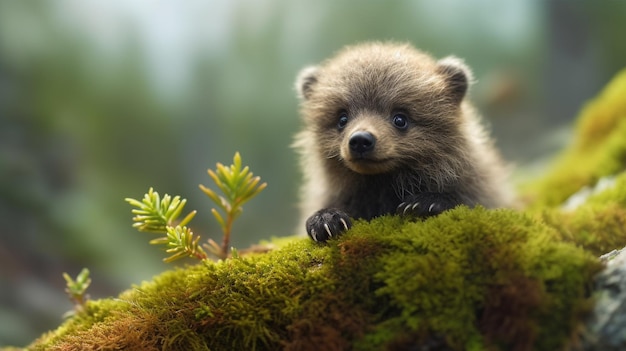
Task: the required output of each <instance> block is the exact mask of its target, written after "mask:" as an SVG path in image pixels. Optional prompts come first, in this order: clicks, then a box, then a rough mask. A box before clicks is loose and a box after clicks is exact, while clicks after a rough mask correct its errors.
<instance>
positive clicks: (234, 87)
mask: <svg viewBox="0 0 626 351" xmlns="http://www.w3.org/2000/svg"><path fill="white" fill-rule="evenodd" d="M624 33H626V1H621V0H614V1H570V0H558V1H556V0H552V1H541V0H518V1H502V0H477V1H465V0H438V1H373V0H351V1H347V0H346V1H332V0H325V1H304V0H258V1H252V0H250V1H244V0H211V1H199V0H198V1H195V0H189V1H167V0H160V1H158V0H155V1H140V0H107V1H95V0H58V1H30V0H21V1H10V0H0V346H2V345H8V344H12V345H25V344H27V343H28V342H29V341H31V340H33V338H35V337H36V336H38V335H40V334H41V333H42V332H44V331H46V330H48V329H50V328H54V327H56V326H57V325H58V324H59V323H60V322H61V321H62V317H61V316H62V315H63V313H64V312H66V311H68V310H70V309H71V308H72V305H71V303H70V302H69V301H68V299H67V297H66V295H65V293H64V291H63V290H64V287H65V282H64V280H63V278H62V273H63V272H68V273H69V274H70V275H72V276H75V275H76V274H77V273H78V272H79V271H80V269H81V268H82V267H88V268H89V269H90V270H91V276H92V279H93V284H92V287H91V288H90V289H89V291H90V293H91V297H92V298H101V297H107V296H113V295H117V294H118V293H119V292H120V291H122V290H123V289H126V288H129V287H130V286H131V285H132V284H138V283H140V282H141V281H142V280H149V279H151V278H152V276H154V275H155V274H158V273H159V272H161V271H163V270H165V269H167V268H168V266H166V265H165V264H163V263H162V262H161V259H162V258H163V257H164V254H163V252H161V251H160V250H159V248H157V247H154V246H150V245H148V241H149V240H150V239H152V238H153V237H152V236H151V235H150V234H145V233H138V232H136V231H135V230H134V229H132V228H131V214H130V207H129V205H128V204H126V203H125V202H124V201H123V199H124V198H125V197H134V198H140V197H142V196H143V194H144V193H145V192H146V191H147V189H148V188H149V187H151V186H152V187H155V189H156V190H157V191H159V192H160V193H161V194H164V193H169V194H174V195H176V194H179V195H182V196H183V197H185V198H187V199H188V200H189V202H188V205H187V208H188V209H198V210H199V214H198V215H197V216H196V218H195V219H194V221H193V222H192V224H193V227H194V228H195V230H196V232H197V233H200V234H201V235H202V236H203V238H205V239H206V238H209V237H211V238H214V239H218V238H219V237H220V231H219V228H218V226H217V225H216V223H215V221H214V219H213V218H212V217H211V215H210V213H209V210H210V208H211V206H212V204H211V202H210V201H209V199H208V198H206V197H205V195H204V194H202V192H201V191H200V190H199V189H198V184H200V183H202V184H205V185H208V186H211V185H212V184H211V181H210V179H209V177H208V176H207V175H206V170H207V168H214V166H215V163H216V162H222V163H230V162H231V160H232V156H233V154H234V153H235V151H240V152H241V154H242V156H243V160H244V163H246V164H248V165H249V166H250V167H251V169H252V170H253V171H254V172H255V174H257V175H260V176H261V177H262V178H263V180H264V181H267V182H268V184H269V185H268V188H267V189H266V190H265V191H264V192H263V193H261V194H260V195H259V196H258V197H257V198H255V199H254V200H252V201H251V202H250V203H249V204H248V205H247V206H246V207H245V211H244V214H243V215H242V216H241V217H240V219H239V220H238V222H237V223H236V224H235V228H234V230H235V234H234V238H233V245H234V246H235V247H238V248H244V247H247V246H248V245H250V244H252V243H256V242H258V241H259V240H261V239H264V238H270V237H272V236H284V235H290V234H294V232H295V225H296V217H297V215H296V203H297V184H298V181H299V171H298V168H297V161H296V156H295V154H294V152H293V151H292V150H291V149H290V147H289V145H290V144H291V142H292V138H293V134H294V133H295V132H296V131H297V130H298V127H299V120H298V116H297V101H296V98H295V94H294V90H293V81H294V78H295V76H296V74H297V72H298V70H299V69H300V68H302V67H304V66H306V65H309V64H313V63H316V62H319V61H320V60H322V59H324V58H326V57H328V56H329V55H331V54H332V53H333V52H335V51H336V50H338V49H339V48H341V47H342V46H344V45H346V44H352V43H356V42H360V41H365V40H373V39H376V40H397V41H409V42H411V43H413V44H414V45H416V46H417V47H420V48H422V49H424V50H426V51H429V52H431V53H432V54H433V55H435V56H437V57H443V56H446V55H449V54H454V55H457V56H460V57H463V58H465V60H466V62H467V63H468V64H469V65H470V66H471V67H472V68H473V69H474V71H475V75H476V78H477V84H475V85H474V86H473V87H472V91H471V95H472V98H473V99H474V101H475V102H476V104H477V105H478V107H479V108H480V109H481V111H482V112H483V114H484V115H485V117H486V121H487V123H489V124H490V125H491V128H492V130H493V134H494V135H495V137H496V138H497V140H498V146H499V147H500V148H501V150H502V152H503V153H504V155H505V157H506V158H507V159H508V160H510V161H512V162H514V163H515V164H516V165H517V166H518V168H517V171H516V173H515V175H516V179H518V180H519V179H526V178H528V177H531V176H533V175H534V174H538V173H539V174H540V172H541V169H542V166H543V165H545V164H546V160H548V161H549V159H550V156H552V155H553V154H554V152H555V151H557V150H559V148H561V147H562V146H563V144H564V143H566V142H567V140H568V137H569V135H570V131H571V127H572V120H573V118H574V117H575V115H576V113H577V111H578V110H579V109H580V107H581V106H582V105H583V104H584V102H585V101H586V100H587V99H589V98H591V97H592V96H593V95H594V94H596V93H597V92H598V91H599V89H600V88H601V87H602V86H603V85H604V84H606V83H607V81H608V80H609V79H610V77H612V76H613V75H614V74H615V73H616V72H617V71H618V70H620V69H621V68H623V67H624V66H626V42H625V41H624ZM181 264H184V262H181Z"/></svg>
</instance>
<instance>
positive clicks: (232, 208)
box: [200, 152, 267, 259]
mask: <svg viewBox="0 0 626 351" xmlns="http://www.w3.org/2000/svg"><path fill="white" fill-rule="evenodd" d="M208 173H209V176H210V177H211V179H213V181H214V182H215V184H216V185H217V187H218V188H219V189H220V190H221V191H222V192H223V193H224V195H225V197H224V196H220V195H217V194H216V193H215V192H214V191H213V190H211V189H209V188H207V187H205V186H204V185H202V184H200V189H202V191H203V192H204V193H205V194H206V195H207V196H208V197H209V198H210V199H211V200H213V202H215V204H217V206H218V207H219V208H221V209H222V211H223V212H224V215H225V216H226V219H224V217H223V216H222V215H221V214H220V213H219V212H218V211H217V210H216V209H215V208H212V209H211V213H213V216H214V217H215V219H217V222H218V223H219V224H220V226H221V227H222V232H223V237H222V245H221V246H220V245H218V244H217V243H216V242H215V241H213V240H209V246H207V249H208V250H209V251H211V253H213V254H214V255H216V256H217V257H219V258H222V259H223V258H226V257H228V249H229V244H230V234H231V232H232V226H233V222H234V221H235V219H237V217H239V215H240V214H241V213H242V212H243V207H242V206H243V204H244V203H246V202H248V201H249V200H250V199H252V198H253V197H255V196H256V195H258V194H259V193H260V192H261V191H262V190H263V189H265V187H266V186H267V183H262V184H259V182H260V181H261V178H260V177H258V176H257V177H254V175H253V173H252V172H250V168H249V167H247V166H246V167H244V168H242V167H241V156H240V155H239V153H238V152H237V153H235V156H234V157H233V164H232V165H230V166H229V167H226V166H224V165H223V164H221V163H217V169H216V171H215V172H214V171H213V170H210V169H209V170H208Z"/></svg>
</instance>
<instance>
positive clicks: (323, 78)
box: [294, 43, 509, 241]
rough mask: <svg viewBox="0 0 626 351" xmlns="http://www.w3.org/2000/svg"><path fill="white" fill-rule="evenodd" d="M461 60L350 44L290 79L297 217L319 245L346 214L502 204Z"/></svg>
mask: <svg viewBox="0 0 626 351" xmlns="http://www.w3.org/2000/svg"><path fill="white" fill-rule="evenodd" d="M471 80H472V75H471V71H470V70H469V68H467V66H466V65H465V64H464V63H463V61H462V60H460V59H458V58H455V57H447V58H444V59H441V60H438V61H437V60H435V59H433V58H432V57H431V56H429V55H427V54H425V53H423V52H421V51H418V50H416V49H414V48H412V47H411V46H410V45H407V44H395V43H366V44H361V45H357V46H352V47H347V48H344V49H343V50H342V51H340V52H339V53H338V54H337V55H336V56H335V57H333V58H331V59H329V60H327V61H325V62H323V63H322V64H321V65H319V66H314V67H307V68H305V69H303V70H302V71H301V72H300V74H299V75H298V78H297V80H296V88H297V91H298V96H299V97H300V100H301V115H302V118H303V121H304V128H303V130H302V131H301V132H299V133H298V134H297V135H296V141H295V143H294V146H295V147H296V148H297V149H298V150H299V152H300V155H301V166H302V170H303V173H304V184H303V187H302V192H301V197H302V198H301V214H302V222H303V223H304V222H306V225H305V227H306V230H307V232H308V234H309V236H311V238H312V239H314V240H316V241H326V240H327V239H328V238H330V237H332V236H336V235H339V234H340V233H341V232H343V231H344V230H347V229H348V228H349V227H350V223H351V222H350V219H351V218H364V219H371V218H373V217H376V216H380V215H384V214H392V213H399V214H401V215H411V216H421V217H424V216H430V215H436V214H438V213H441V212H442V211H445V210H447V209H450V208H453V207H455V206H457V205H459V204H465V205H468V206H475V205H479V204H480V205H482V206H485V207H488V208H494V207H500V206H505V205H507V204H508V201H509V199H508V195H507V191H506V189H505V187H504V184H506V181H505V178H506V177H505V175H506V171H505V168H504V166H503V164H502V162H501V160H500V158H499V156H498V154H497V152H496V151H495V149H494V148H493V146H492V143H491V141H490V140H489V138H488V137H487V134H486V133H485V131H484V129H483V128H482V126H481V124H480V121H479V116H478V115H477V114H476V113H475V111H474V110H473V108H472V106H471V105H470V103H469V102H468V101H466V99H465V97H466V93H467V90H468V86H469V83H470V82H471Z"/></svg>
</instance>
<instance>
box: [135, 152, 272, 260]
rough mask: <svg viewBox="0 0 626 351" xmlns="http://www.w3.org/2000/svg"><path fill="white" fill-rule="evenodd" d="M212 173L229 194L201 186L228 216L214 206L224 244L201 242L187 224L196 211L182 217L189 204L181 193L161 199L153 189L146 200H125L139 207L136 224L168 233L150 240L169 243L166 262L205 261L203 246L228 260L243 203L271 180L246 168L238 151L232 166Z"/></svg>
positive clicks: (216, 182)
mask: <svg viewBox="0 0 626 351" xmlns="http://www.w3.org/2000/svg"><path fill="white" fill-rule="evenodd" d="M208 173H209V176H210V177H211V179H213V181H214V182H215V184H216V185H217V187H218V188H219V189H220V190H221V191H222V192H223V193H224V195H225V197H224V196H221V195H218V194H216V193H215V192H214V191H213V190H211V189H209V188H207V187H205V186H204V185H200V189H202V191H203V192H204V193H205V194H206V195H207V196H208V197H209V198H210V199H211V200H213V202H215V203H216V204H217V205H218V207H219V208H220V209H221V210H222V211H223V212H224V216H225V217H226V218H224V216H222V215H221V214H220V213H219V212H218V211H217V210H216V209H215V208H212V209H211V213H213V216H215V219H216V220H217V222H218V223H219V224H220V226H221V227H222V232H223V238H222V245H221V246H220V245H218V244H217V243H216V242H215V241H213V240H211V239H209V241H208V244H204V245H200V243H199V242H200V236H195V235H194V233H193V232H192V231H191V229H190V228H188V227H187V226H186V225H187V224H188V223H189V222H190V221H191V220H192V219H193V217H194V216H195V215H196V211H192V212H190V213H189V214H187V215H186V216H185V217H184V218H183V219H182V220H180V221H179V220H178V217H180V215H181V214H182V212H183V208H184V207H185V204H186V203H187V200H186V199H181V198H180V196H175V197H174V198H172V197H171V196H170V195H168V194H165V196H163V198H162V199H161V198H160V196H159V193H157V192H156V191H154V190H153V189H152V188H150V189H149V190H148V193H147V194H145V195H144V198H143V200H142V201H138V200H135V199H131V198H126V199H125V200H126V202H128V203H129V204H130V205H131V206H134V207H135V208H134V209H133V210H132V213H133V214H134V215H135V216H134V217H133V221H134V222H135V223H134V224H133V227H135V228H137V229H138V230H139V231H143V232H152V233H158V234H165V236H163V237H159V238H157V239H154V240H151V241H150V244H154V245H165V247H166V250H165V251H166V252H167V253H169V254H170V256H168V257H166V258H165V259H163V261H165V262H172V261H175V260H178V259H180V258H184V257H194V258H197V259H200V260H205V259H207V258H208V256H207V254H206V252H205V251H204V249H203V248H202V247H203V246H204V248H206V249H207V250H208V251H209V253H211V254H213V255H215V256H216V257H218V258H221V259H225V258H226V257H228V251H229V249H230V246H229V243H230V236H231V232H232V226H233V223H234V221H235V219H237V217H239V215H240V214H241V213H242V212H243V204H244V203H246V202H248V201H249V200H250V199H252V198H253V197H255V196H256V195H258V194H259V193H260V192H261V191H262V190H263V189H265V187H266V186H267V183H262V184H259V183H260V181H261V178H260V177H258V176H257V177H254V175H253V173H252V172H250V169H249V167H247V166H246V167H243V168H242V163H241V156H240V155H239V153H238V152H237V153H235V156H234V157H233V164H232V165H230V166H229V167H226V166H224V165H223V164H221V163H218V164H217V169H216V170H215V171H213V170H210V169H209V170H208Z"/></svg>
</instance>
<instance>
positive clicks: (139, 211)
mask: <svg viewBox="0 0 626 351" xmlns="http://www.w3.org/2000/svg"><path fill="white" fill-rule="evenodd" d="M125 200H126V202H128V203H129V204H130V205H131V206H134V207H136V208H135V209H133V210H132V213H133V214H134V215H135V216H134V217H133V221H134V222H135V223H134V224H133V227H135V228H137V229H138V230H139V231H142V232H151V233H158V234H165V236H164V237H160V238H157V239H153V240H151V241H150V244H153V245H165V246H166V248H167V249H166V250H165V252H167V253H169V254H171V255H170V256H168V257H166V258H164V259H163V261H165V262H172V261H175V260H177V259H180V258H183V257H195V258H197V259H200V260H204V259H206V258H207V254H206V253H205V252H204V250H203V249H202V247H201V246H200V245H199V244H198V242H199V241H200V237H199V236H197V237H194V234H193V232H192V231H191V229H189V228H187V227H186V226H185V225H186V224H188V223H189V222H190V221H191V220H192V219H193V217H194V216H195V215H196V211H191V212H190V213H189V214H187V215H186V216H185V218H183V219H182V220H180V221H179V220H178V217H180V215H181V213H182V211H183V208H184V207H185V204H186V203H187V200H186V199H182V200H181V198H180V196H175V197H174V198H172V197H171V196H170V195H168V194H165V195H164V196H163V199H161V197H160V196H159V193H157V192H156V191H154V190H153V189H152V188H150V189H149V190H148V193H147V194H145V195H144V197H143V200H142V201H138V200H135V199H131V198H126V199H125Z"/></svg>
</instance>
